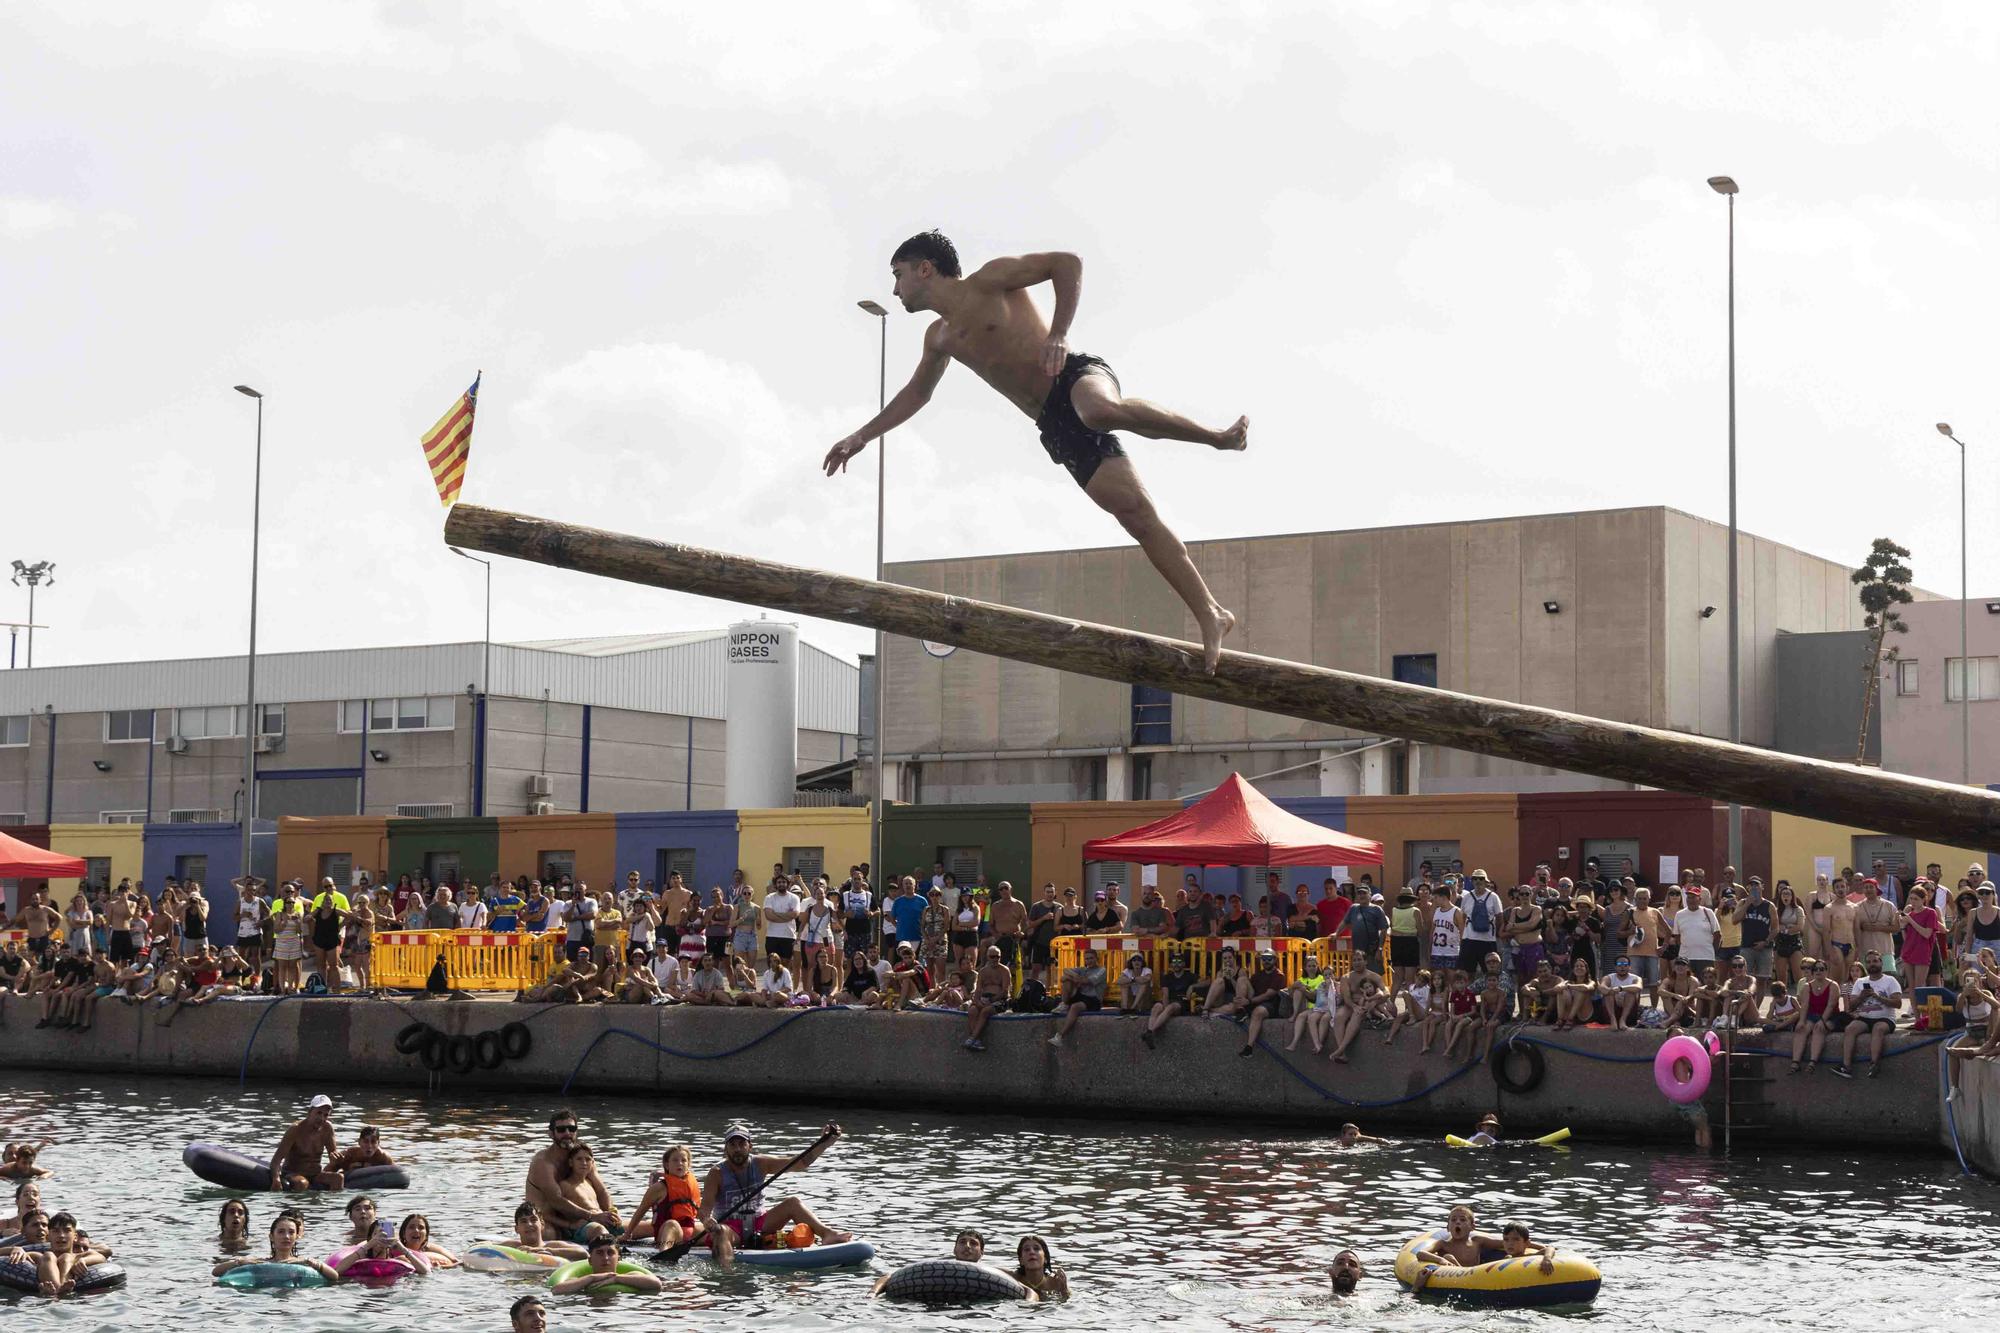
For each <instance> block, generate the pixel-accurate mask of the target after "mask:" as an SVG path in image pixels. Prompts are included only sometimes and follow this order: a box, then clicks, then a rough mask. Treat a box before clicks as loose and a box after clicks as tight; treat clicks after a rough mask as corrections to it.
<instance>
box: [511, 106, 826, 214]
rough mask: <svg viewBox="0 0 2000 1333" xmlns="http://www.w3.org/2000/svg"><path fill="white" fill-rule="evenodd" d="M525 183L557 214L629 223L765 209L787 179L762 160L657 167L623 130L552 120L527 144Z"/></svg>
mask: <svg viewBox="0 0 2000 1333" xmlns="http://www.w3.org/2000/svg"><path fill="white" fill-rule="evenodd" d="M525 166H526V170H527V175H528V180H529V182H530V183H531V184H532V185H533V187H534V189H535V190H536V192H537V193H539V194H540V195H541V196H542V197H543V199H545V200H546V201H547V202H548V203H549V204H550V205H551V206H552V207H553V208H554V210H555V211H556V212H557V214H558V215H560V216H562V217H565V218H568V219H572V220H582V219H600V220H613V219H616V220H631V219H635V218H636V219H643V218H667V217H694V216H711V217H728V216H734V215H743V214H758V213H770V212H775V211H777V210H779V209H782V208H786V207H788V206H789V205H790V204H791V202H792V193H793V192H792V184H791V181H790V180H789V179H788V178H787V176H786V174H785V172H784V171H783V170H782V169H781V168H780V167H778V166H777V164H775V163H773V162H770V161H752V162H716V161H708V160H701V159H696V160H693V161H689V162H685V163H681V164H676V166H675V168H674V169H672V170H669V169H667V168H666V167H663V166H662V165H661V164H660V163H659V162H658V161H656V160H655V159H654V157H653V155H652V154H651V153H650V152H648V151H647V150H646V148H645V147H644V146H643V145H641V144H640V143H639V141H638V140H636V139H634V138H632V137H630V136H629V135H624V134H618V133H615V132H612V131H605V130H583V129H578V128H576V127H574V126H570V125H558V126H556V127H554V128H553V129H551V130H549V131H548V132H547V133H545V134H543V135H542V136H540V137H539V138H537V139H536V140H535V141H534V142H533V143H531V144H529V145H528V147H527V150H526V153H525Z"/></svg>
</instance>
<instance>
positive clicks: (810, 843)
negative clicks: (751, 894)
mask: <svg viewBox="0 0 2000 1333" xmlns="http://www.w3.org/2000/svg"><path fill="white" fill-rule="evenodd" d="M736 816H737V818H736V840H737V847H736V860H737V864H738V865H740V866H741V867H742V868H743V873H744V874H745V875H746V876H748V877H749V880H750V884H751V886H752V887H753V888H754V889H756V891H757V900H758V901H759V902H762V901H763V898H764V889H765V886H766V885H767V884H769V882H770V879H771V867H772V866H775V865H783V866H784V868H785V870H786V872H787V873H790V872H791V871H793V870H798V869H805V870H808V871H810V870H811V869H812V868H813V867H814V866H815V865H817V866H818V867H819V869H820V871H821V872H822V873H824V874H825V875H826V876H827V878H828V879H829V880H831V881H832V882H833V883H834V884H835V885H839V884H840V883H841V882H842V881H843V880H845V879H846V878H847V868H848V867H849V866H854V865H860V864H861V863H862V862H864V861H866V860H867V859H868V842H869V829H868V811H866V810H865V809H856V808H852V807H843V806H808V807H804V808H801V809H775V810H739V811H737V812H736ZM807 879H808V881H810V879H811V876H810V875H808V876H807Z"/></svg>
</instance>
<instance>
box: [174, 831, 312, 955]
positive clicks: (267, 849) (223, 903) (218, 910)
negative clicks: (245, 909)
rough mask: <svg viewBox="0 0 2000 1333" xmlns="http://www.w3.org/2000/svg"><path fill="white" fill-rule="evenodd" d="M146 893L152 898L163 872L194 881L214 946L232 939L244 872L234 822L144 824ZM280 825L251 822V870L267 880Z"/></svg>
mask: <svg viewBox="0 0 2000 1333" xmlns="http://www.w3.org/2000/svg"><path fill="white" fill-rule="evenodd" d="M142 827H143V829H144V833H145V857H144V859H143V862H142V864H143V865H144V866H145V870H146V874H145V880H146V891H147V892H148V893H150V894H152V895H154V896H155V897H157V896H158V895H159V892H160V889H161V888H162V887H163V886H164V885H165V884H166V881H167V876H169V875H172V876H173V877H174V878H176V879H181V880H186V879H196V880H199V881H200V882H201V889H202V895H203V896H204V897H206V898H207V899H208V937H209V939H210V940H211V941H212V942H214V943H215V944H217V945H223V944H234V943H236V889H235V887H234V885H233V884H232V883H231V881H233V880H236V879H240V878H241V877H242V875H243V830H242V828H241V826H239V825H236V824H146V825H143V826H142ZM277 832H278V826H277V825H276V824H275V823H273V822H272V821H271V820H268V819H259V820H255V821H253V822H252V824H251V838H252V840H253V842H254V844H255V845H254V846H253V847H252V848H251V851H250V857H251V865H252V870H251V873H252V874H255V875H257V876H259V877H260V878H263V879H266V880H269V879H272V878H274V874H273V872H274V871H275V870H276V869H277V850H278V838H277Z"/></svg>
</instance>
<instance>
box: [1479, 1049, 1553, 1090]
mask: <svg viewBox="0 0 2000 1333" xmlns="http://www.w3.org/2000/svg"><path fill="white" fill-rule="evenodd" d="M1516 1056H1519V1057H1520V1058H1521V1059H1522V1060H1523V1061H1524V1062H1526V1064H1527V1067H1528V1068H1527V1075H1526V1077H1524V1078H1519V1079H1517V1078H1515V1077H1514V1070H1513V1064H1512V1061H1513V1059H1514V1057H1516ZM1491 1063H1492V1066H1493V1081H1494V1082H1495V1083H1497V1084H1499V1085H1500V1091H1502V1092H1510V1093H1513V1094H1515V1095H1517V1096H1518V1095H1520V1094H1521V1093H1524V1092H1533V1091H1534V1090H1535V1089H1536V1088H1539V1087H1541V1086H1542V1080H1543V1079H1544V1078H1546V1077H1547V1076H1548V1072H1549V1062H1548V1057H1546V1056H1544V1055H1543V1054H1542V1048H1541V1047H1539V1046H1530V1045H1528V1044H1526V1043H1525V1042H1524V1043H1521V1044H1519V1045H1517V1044H1515V1043H1514V1042H1508V1043H1507V1044H1506V1045H1504V1046H1495V1047H1494V1048H1493V1056H1492V1060H1491Z"/></svg>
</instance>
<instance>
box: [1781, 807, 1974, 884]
mask: <svg viewBox="0 0 2000 1333" xmlns="http://www.w3.org/2000/svg"><path fill="white" fill-rule="evenodd" d="M1746 813H1747V812H1746ZM1768 818H1769V819H1770V825H1771V874H1770V875H1769V876H1767V877H1766V879H1767V880H1768V881H1770V882H1775V881H1777V880H1779V879H1789V880H1790V881H1791V882H1792V887H1793V888H1795V889H1800V890H1802V891H1803V890H1809V889H1811V887H1812V884H1813V874H1814V870H1813V860H1814V858H1815V857H1821V856H1830V857H1832V858H1833V868H1834V871H1835V873H1839V872H1840V871H1842V870H1845V869H1846V868H1847V867H1849V866H1856V868H1857V869H1859V870H1860V871H1861V872H1862V873H1863V874H1866V873H1867V872H1868V867H1867V866H1866V865H1857V858H1856V856H1855V850H1856V849H1855V845H1854V840H1855V839H1856V838H1875V837H1879V836H1881V835H1879V834H1877V833H1874V832H1872V831H1870V830H1868V829H1858V828H1850V827H1848V826H1847V825H1845V824H1833V823H1828V822H1827V821H1825V820H1820V819H1803V818H1801V817H1800V816H1798V815H1777V814H1774V815H1770V816H1768ZM1915 845H1916V855H1915V862H1914V868H1915V869H1916V870H1917V871H1918V872H1919V873H1921V872H1922V871H1923V868H1924V866H1925V865H1926V864H1928V863H1929V862H1932V861H1935V862H1937V863H1938V865H1939V867H1940V868H1941V869H1942V871H1943V874H1944V877H1945V881H1946V882H1947V883H1949V884H1956V883H1957V882H1958V881H1959V880H1960V879H1961V878H1963V877H1964V875H1965V868H1966V867H1967V866H1969V865H1971V864H1973V863H1974V862H1978V863H1979V864H1980V865H1982V866H1988V867H1989V868H1990V866H1991V863H1992V862H1991V854H1990V853H1988V852H1982V851H1974V850H1972V849H1970V848H1965V847H1947V846H1945V845H1944V844H1943V843H1938V842H1924V841H1921V840H1919V841H1918V842H1917V843H1916V844H1915Z"/></svg>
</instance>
